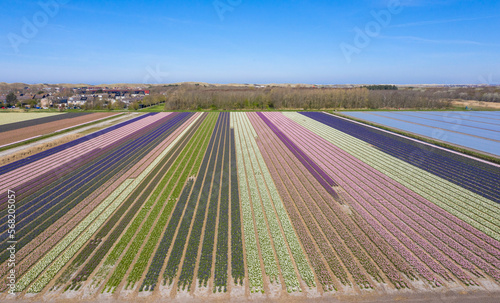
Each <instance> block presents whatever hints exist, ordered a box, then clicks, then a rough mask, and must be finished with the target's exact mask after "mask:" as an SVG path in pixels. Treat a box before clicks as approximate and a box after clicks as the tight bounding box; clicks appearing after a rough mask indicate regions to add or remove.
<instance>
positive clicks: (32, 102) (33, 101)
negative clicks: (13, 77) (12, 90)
mask: <svg viewBox="0 0 500 303" xmlns="http://www.w3.org/2000/svg"><path fill="white" fill-rule="evenodd" d="M26 103H27V104H28V105H29V106H30V107H31V108H33V107H35V106H36V105H37V104H38V101H36V100H35V99H29V100H26Z"/></svg>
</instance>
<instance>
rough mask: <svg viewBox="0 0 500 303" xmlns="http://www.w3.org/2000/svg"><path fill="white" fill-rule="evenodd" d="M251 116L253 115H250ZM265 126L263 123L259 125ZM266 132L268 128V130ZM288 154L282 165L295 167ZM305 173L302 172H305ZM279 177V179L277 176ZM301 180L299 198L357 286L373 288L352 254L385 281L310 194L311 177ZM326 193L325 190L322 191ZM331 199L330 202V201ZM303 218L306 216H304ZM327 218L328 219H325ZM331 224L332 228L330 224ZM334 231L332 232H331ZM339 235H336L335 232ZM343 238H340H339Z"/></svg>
mask: <svg viewBox="0 0 500 303" xmlns="http://www.w3.org/2000/svg"><path fill="white" fill-rule="evenodd" d="M249 115H250V114H249ZM257 122H258V121H256V120H254V123H255V124H256V125H254V126H257V127H260V129H259V131H260V133H261V134H263V133H262V132H263V130H262V127H263V126H264V125H263V124H260V125H259V124H258V123H257ZM260 122H262V121H260ZM266 128H267V127H266ZM267 131H268V132H269V131H270V130H269V128H267ZM260 138H261V140H262V141H263V143H264V144H267V145H268V146H269V145H271V144H272V143H271V142H270V141H269V137H260ZM275 139H276V138H275ZM268 148H269V150H270V151H274V154H281V155H283V153H282V152H277V151H275V147H274V146H272V147H268ZM287 151H288V153H287V154H288V156H289V157H290V158H289V159H287V160H289V161H284V162H283V163H294V162H297V159H296V158H295V157H294V156H290V152H289V150H287ZM302 170H303V168H302ZM285 172H286V174H287V175H288V176H291V175H293V171H292V169H291V168H290V167H289V166H288V165H287V166H285ZM274 177H277V176H274ZM301 177H302V178H300V180H297V179H296V177H295V176H293V177H292V178H293V179H295V180H292V183H293V184H296V185H298V184H302V185H303V184H306V186H305V187H304V186H299V188H298V189H297V190H298V192H299V194H300V196H302V199H303V201H304V202H305V205H307V206H306V207H307V208H309V210H310V211H311V213H312V215H313V217H314V218H316V220H317V221H318V222H319V225H320V227H321V230H323V232H324V233H325V235H326V237H327V238H328V239H329V240H330V244H331V245H332V246H333V247H334V249H335V250H336V251H337V253H338V255H339V256H340V258H341V260H342V262H343V263H344V265H345V266H346V267H347V268H348V270H349V272H350V273H351V274H352V275H353V278H354V280H355V281H356V283H357V284H358V285H360V286H361V287H366V288H369V287H371V285H370V282H369V280H368V279H367V278H366V276H365V274H364V273H363V272H362V270H361V269H360V268H359V266H358V264H357V262H356V261H355V259H354V258H353V256H352V255H351V254H350V253H349V252H351V253H352V254H353V255H354V256H355V257H356V258H357V259H358V260H359V261H360V263H361V264H362V265H364V266H365V268H367V270H368V271H369V273H370V274H371V275H372V276H373V277H374V278H375V279H376V280H378V281H379V282H381V281H382V279H381V277H380V276H379V272H378V269H377V268H376V265H375V264H373V262H372V261H371V260H370V259H369V258H368V257H367V256H366V254H365V253H364V252H363V250H362V248H361V247H360V246H359V244H358V243H357V242H356V240H355V239H354V238H353V237H352V235H351V234H350V233H349V232H348V231H347V230H346V228H345V226H344V225H343V224H342V223H341V222H340V220H338V218H337V217H336V216H335V215H334V214H333V213H332V211H331V209H329V207H328V205H327V204H326V203H325V202H324V201H323V200H322V199H321V198H320V197H319V196H318V195H317V194H316V192H315V191H314V190H311V184H310V183H309V182H307V179H306V178H309V179H311V178H312V176H311V175H310V173H309V174H308V175H301ZM322 190H323V191H325V190H324V188H322ZM307 193H309V194H311V193H312V194H313V196H312V197H311V196H309V195H308V194H307ZM328 199H330V200H331V197H329V198H328ZM315 201H316V203H322V204H321V206H322V208H323V211H322V210H320V207H318V206H317V205H316V203H315ZM298 208H299V209H304V210H305V208H304V205H302V206H301V207H299V206H298ZM325 209H327V212H326V213H325V212H324V211H325ZM302 214H303V215H304V213H302ZM324 217H326V219H325V218H324ZM328 222H330V224H331V225H330V224H329V223H328ZM332 227H333V228H332ZM335 231H337V233H336V232H335ZM339 235H340V237H339ZM342 243H345V244H346V245H347V247H346V246H344V245H342Z"/></svg>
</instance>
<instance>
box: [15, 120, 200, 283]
mask: <svg viewBox="0 0 500 303" xmlns="http://www.w3.org/2000/svg"><path fill="white" fill-rule="evenodd" d="M200 117H201V115H199V116H198V117H197V118H196V119H195V120H193V121H192V122H191V124H190V125H189V126H188V127H187V128H186V129H185V130H184V131H183V132H182V133H181V134H179V136H178V137H177V138H176V139H175V140H174V141H173V142H172V143H171V144H170V145H169V146H168V147H167V148H166V149H165V150H164V151H163V152H162V153H161V154H160V155H159V156H158V157H157V158H156V159H155V160H154V161H153V162H152V163H151V164H150V165H149V166H148V167H147V168H146V169H145V170H144V171H143V172H142V173H141V174H140V175H139V176H138V177H137V178H136V179H135V180H131V179H130V180H125V181H124V182H123V183H122V184H121V185H120V186H119V187H118V188H117V189H116V190H115V191H113V193H111V195H110V196H109V197H107V198H106V199H105V200H104V201H103V202H102V203H101V204H100V205H99V206H98V207H97V208H96V209H95V210H93V211H92V212H91V213H90V214H89V215H88V216H87V217H86V218H85V219H84V220H83V221H82V222H80V224H79V225H78V226H77V227H75V228H74V229H73V230H72V231H71V232H70V233H69V234H68V235H66V237H65V238H64V239H63V240H62V241H61V242H59V243H58V244H57V245H56V246H55V247H54V248H53V249H52V250H51V251H50V252H49V253H48V254H47V255H45V256H44V257H43V258H42V259H41V260H40V261H38V262H37V264H36V265H35V266H33V267H32V268H31V269H30V270H29V271H28V272H27V273H26V274H25V275H24V276H23V277H22V278H21V279H20V280H19V281H18V283H17V284H16V290H17V291H23V290H24V289H25V288H26V287H27V286H28V285H29V284H30V283H31V282H32V281H33V280H34V279H35V278H36V277H37V276H38V275H39V274H40V273H41V272H42V271H43V270H44V269H45V268H46V267H47V266H48V265H49V264H50V263H51V262H52V261H53V260H54V259H55V258H56V257H57V256H58V255H59V254H60V253H61V252H62V251H64V250H65V249H66V247H67V246H68V245H69V244H70V243H72V242H73V241H74V239H75V238H76V237H78V235H80V234H81V233H82V232H83V231H84V230H85V229H86V228H87V227H88V226H89V225H90V224H91V223H92V221H94V219H95V218H97V217H98V216H99V215H100V214H101V213H102V212H103V211H104V209H106V208H107V207H108V206H109V205H110V204H111V202H113V200H115V199H116V198H117V197H118V196H119V195H120V198H119V199H116V201H115V203H113V206H114V205H116V207H118V205H120V204H121V203H122V202H123V200H124V199H125V198H126V197H127V196H128V195H129V194H130V193H131V192H132V191H133V190H134V189H135V188H136V187H137V186H138V185H139V184H140V183H141V182H142V180H144V179H145V178H146V176H147V175H148V174H149V173H150V172H151V171H152V170H153V169H154V168H155V167H156V166H157V165H158V163H160V161H161V160H162V159H163V158H164V157H165V156H166V155H167V154H168V152H169V151H170V150H171V149H172V147H173V146H175V144H176V143H177V142H178V141H179V140H181V139H182V137H183V136H184V135H185V134H186V133H187V132H188V131H189V129H190V128H191V127H192V126H193V125H194V123H196V121H197V120H198V119H199V118H200ZM116 207H115V208H116ZM110 209H111V208H110ZM108 210H109V209H108ZM113 211H114V209H113V210H112V211H111V212H109V214H108V215H107V216H109V215H111V213H113ZM107 213H108V211H106V212H105V213H103V215H104V214H107ZM103 215H101V217H100V218H103ZM106 219H107V217H106V218H105V219H104V221H102V222H101V220H96V222H98V221H99V222H101V223H100V224H99V225H96V224H93V227H92V228H94V227H96V226H97V227H96V228H99V227H100V226H101V225H102V224H103V223H104V222H105V221H106ZM96 222H94V223H96ZM87 231H88V230H87ZM95 231H97V229H95ZM95 231H94V232H95ZM92 234H93V233H91V234H90V235H89V237H90V236H92ZM84 235H87V233H85V234H84ZM84 235H82V236H84ZM82 236H80V237H82ZM81 239H82V238H80V239H79V240H78V241H76V242H75V243H74V246H72V247H71V248H70V249H68V250H67V251H66V252H65V253H64V254H63V255H62V256H61V257H60V258H59V259H58V260H57V261H56V262H55V263H53V264H52V266H51V268H52V267H53V268H58V267H59V269H60V268H62V267H63V266H64V265H65V264H66V262H68V261H69V260H70V259H71V258H72V257H73V255H74V254H75V253H76V252H78V250H79V249H80V247H81V245H84V244H85V242H86V241H87V240H88V239H87V240H85V241H83V242H82V244H81V245H80V247H78V248H76V247H77V246H78V245H77V243H80V242H81ZM69 255H71V256H70V257H69V259H67V260H66V261H65V262H64V261H63V260H65V259H66V258H67V256H69ZM64 256H66V258H65V257H64ZM51 268H49V270H47V272H46V274H44V275H42V276H41V277H40V279H39V281H36V282H35V283H34V284H33V286H32V287H31V288H30V289H29V292H39V291H41V290H42V289H43V287H44V286H45V285H46V284H47V283H48V282H50V279H52V278H53V277H54V276H55V274H56V273H57V271H58V270H54V269H51ZM52 273H53V275H52ZM51 275H52V277H50V279H48V277H49V276H51ZM42 281H43V282H42Z"/></svg>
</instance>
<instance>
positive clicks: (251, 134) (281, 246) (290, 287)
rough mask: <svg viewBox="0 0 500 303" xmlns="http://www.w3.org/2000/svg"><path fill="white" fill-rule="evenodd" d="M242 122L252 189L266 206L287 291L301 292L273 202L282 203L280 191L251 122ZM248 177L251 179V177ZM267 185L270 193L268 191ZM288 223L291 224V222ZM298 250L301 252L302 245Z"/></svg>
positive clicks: (245, 116) (246, 118)
mask: <svg viewBox="0 0 500 303" xmlns="http://www.w3.org/2000/svg"><path fill="white" fill-rule="evenodd" d="M240 121H241V123H242V124H243V125H242V127H243V129H244V134H245V135H246V140H247V143H248V144H249V145H247V149H246V150H248V153H249V156H250V162H251V163H252V167H253V172H252V173H253V175H254V176H255V178H256V180H257V184H258V188H252V189H253V190H254V191H255V192H257V195H258V193H259V192H260V198H261V201H262V203H263V205H264V210H265V215H266V217H267V222H268V224H269V230H270V232H271V236H272V239H273V242H274V249H275V251H276V254H277V256H278V260H279V264H280V267H281V273H282V276H283V279H284V280H285V284H286V287H287V291H288V292H296V291H301V290H300V283H299V281H298V279H297V274H296V273H295V269H294V266H293V262H292V258H291V256H290V253H289V251H288V247H287V244H286V242H285V238H284V236H283V234H282V233H281V228H280V223H279V221H278V218H277V217H276V213H275V210H274V207H273V203H272V202H271V199H273V202H274V204H276V203H278V202H277V201H279V203H281V199H280V198H279V195H278V191H277V189H276V187H275V185H274V182H273V180H272V178H271V174H270V172H269V170H268V169H267V167H266V166H265V162H264V158H263V157H262V154H261V153H260V151H259V148H258V146H257V142H256V141H255V137H256V135H257V134H256V132H255V129H254V128H253V126H252V125H251V124H250V120H249V118H248V116H247V115H246V114H244V115H243V117H242V119H241V120H240ZM247 176H248V177H249V176H251V175H247ZM266 184H267V188H268V190H269V193H268V190H267V189H266ZM270 196H271V197H270ZM257 201H258V200H257ZM285 218H286V220H288V217H286V215H285ZM263 219H264V218H263ZM280 219H281V218H280ZM288 223H290V222H289V220H288ZM264 224H265V219H264ZM290 225H291V223H290ZM292 232H293V230H292ZM291 236H292V237H295V240H296V243H297V244H298V240H297V238H296V235H295V233H294V232H293V233H292V235H291ZM298 248H299V250H300V245H299V247H298ZM303 256H304V254H303V253H302V257H303ZM303 260H304V259H303Z"/></svg>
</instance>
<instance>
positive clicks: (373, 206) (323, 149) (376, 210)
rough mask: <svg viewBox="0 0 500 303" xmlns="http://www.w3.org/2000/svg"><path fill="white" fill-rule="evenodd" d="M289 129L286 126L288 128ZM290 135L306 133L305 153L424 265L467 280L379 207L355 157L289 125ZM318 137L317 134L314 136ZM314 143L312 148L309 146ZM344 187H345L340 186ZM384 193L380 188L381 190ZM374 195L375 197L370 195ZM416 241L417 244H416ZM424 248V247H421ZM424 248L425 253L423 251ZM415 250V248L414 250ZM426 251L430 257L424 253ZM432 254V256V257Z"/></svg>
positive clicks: (446, 260) (439, 272) (304, 135)
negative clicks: (349, 190)
mask: <svg viewBox="0 0 500 303" xmlns="http://www.w3.org/2000/svg"><path fill="white" fill-rule="evenodd" d="M288 131H290V129H288ZM293 131H294V135H296V136H297V139H298V138H299V137H298V136H299V135H300V138H305V137H307V138H308V139H306V141H307V140H308V141H309V142H307V143H306V142H301V144H303V147H304V148H305V149H306V150H307V152H308V153H311V154H312V156H313V157H314V158H316V159H318V161H319V162H321V165H320V166H324V167H325V169H327V170H328V171H329V172H331V173H332V174H339V179H343V182H345V183H347V184H346V185H347V186H348V187H350V188H352V189H353V190H355V191H357V192H359V194H360V195H361V196H362V197H363V199H361V201H360V199H356V200H358V201H357V202H358V203H359V202H361V204H365V205H364V207H365V208H366V209H368V210H369V211H370V213H372V214H378V216H377V219H378V220H379V221H381V219H382V218H383V219H384V220H387V221H384V222H386V224H384V223H383V225H385V226H386V228H388V229H390V230H391V231H392V233H393V234H396V235H398V238H399V239H400V240H401V241H402V242H403V243H405V244H406V245H407V246H408V247H412V250H414V249H417V251H420V253H419V254H417V255H418V256H419V257H420V258H421V259H422V260H423V261H424V262H425V263H426V264H427V265H429V266H430V267H431V268H432V269H433V270H434V271H435V272H436V273H438V274H440V275H441V276H443V277H444V278H445V279H451V278H450V276H449V274H448V272H447V271H446V270H445V268H451V269H452V270H453V271H454V274H456V275H457V277H459V278H460V279H462V280H464V281H468V280H470V277H468V276H467V275H466V274H465V273H463V271H462V270H461V269H460V268H458V267H457V266H456V265H454V264H453V262H451V261H450V260H449V259H448V258H447V257H446V256H445V255H444V254H442V253H440V252H439V251H438V250H437V249H436V248H435V247H434V246H432V245H430V244H429V243H428V242H427V241H426V240H425V239H423V238H422V237H420V236H419V234H418V233H417V232H415V231H414V230H413V229H412V228H410V227H408V226H407V225H406V224H403V223H402V222H401V221H400V220H398V218H397V217H396V216H394V215H393V214H392V213H390V212H389V211H388V210H386V209H381V208H380V207H379V206H380V201H379V200H382V198H381V197H380V195H379V193H378V192H377V191H376V190H375V189H374V188H372V187H370V186H366V185H365V184H363V182H362V180H363V176H361V175H360V174H359V173H358V172H357V171H356V172H353V171H352V164H351V163H353V162H354V163H355V162H357V161H359V160H357V159H355V158H354V157H344V158H342V157H341V156H340V155H338V153H335V152H336V150H334V151H335V152H334V151H332V148H333V145H331V146H328V144H326V145H322V144H321V143H316V146H314V145H312V144H313V143H314V142H316V140H314V142H312V140H311V136H310V134H309V133H308V131H307V130H304V129H301V130H297V129H293ZM311 134H312V133H311ZM317 139H321V138H319V137H318V138H317ZM311 146H314V150H313V149H312V148H311ZM321 157H323V158H324V159H321ZM332 162H333V163H336V165H331V163H332ZM344 188H345V187H344ZM382 193H384V192H382ZM374 197H376V198H374ZM416 244H419V245H420V246H418V245H416ZM422 248H424V250H422ZM424 251H425V252H426V253H424ZM414 252H415V251H414ZM427 253H429V254H430V255H431V256H432V258H431V257H430V256H429V255H428V254H427ZM433 258H434V259H433ZM434 260H438V261H440V263H441V264H443V266H444V267H442V266H439V265H438V264H437V263H436V262H435V261H434Z"/></svg>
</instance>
